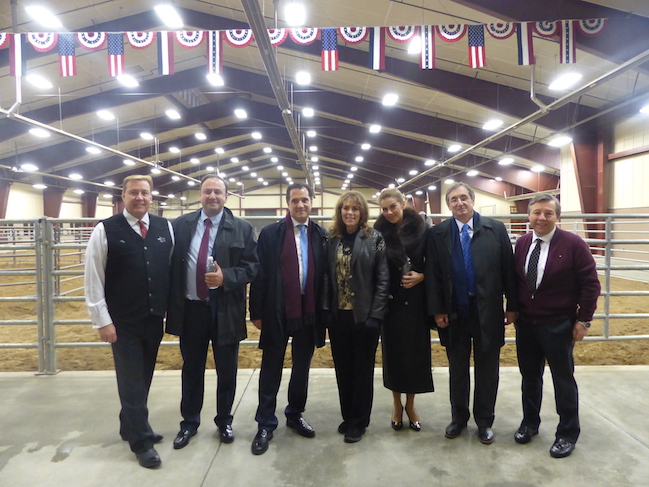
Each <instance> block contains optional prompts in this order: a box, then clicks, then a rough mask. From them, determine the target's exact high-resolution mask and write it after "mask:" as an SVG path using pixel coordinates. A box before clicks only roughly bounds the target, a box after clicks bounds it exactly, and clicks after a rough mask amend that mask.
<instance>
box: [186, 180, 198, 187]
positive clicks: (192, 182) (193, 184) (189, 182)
mask: <svg viewBox="0 0 649 487" xmlns="http://www.w3.org/2000/svg"><path fill="white" fill-rule="evenodd" d="M187 186H196V181H187Z"/></svg>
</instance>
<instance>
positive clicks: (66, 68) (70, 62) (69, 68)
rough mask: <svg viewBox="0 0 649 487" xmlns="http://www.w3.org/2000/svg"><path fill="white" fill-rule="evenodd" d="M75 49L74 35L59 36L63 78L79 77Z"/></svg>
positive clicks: (60, 72) (60, 71)
mask: <svg viewBox="0 0 649 487" xmlns="http://www.w3.org/2000/svg"><path fill="white" fill-rule="evenodd" d="M74 48H75V43H74V34H59V75H61V76H62V77H66V76H76V75H77V56H76V53H75V49H74Z"/></svg>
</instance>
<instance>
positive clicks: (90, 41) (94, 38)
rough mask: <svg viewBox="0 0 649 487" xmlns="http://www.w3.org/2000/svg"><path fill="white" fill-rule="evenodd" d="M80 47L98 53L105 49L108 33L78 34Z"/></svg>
mask: <svg viewBox="0 0 649 487" xmlns="http://www.w3.org/2000/svg"><path fill="white" fill-rule="evenodd" d="M77 40H78V41H79V45H80V46H81V47H83V48H84V49H86V50H88V51H97V50H98V49H101V48H102V47H104V43H105V42H106V32H78V33H77Z"/></svg>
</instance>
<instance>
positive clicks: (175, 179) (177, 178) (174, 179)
mask: <svg viewBox="0 0 649 487" xmlns="http://www.w3.org/2000/svg"><path fill="white" fill-rule="evenodd" d="M171 179H172V180H173V181H180V176H176V175H175V174H174V175H173V176H171Z"/></svg>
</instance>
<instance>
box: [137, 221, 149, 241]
mask: <svg viewBox="0 0 649 487" xmlns="http://www.w3.org/2000/svg"><path fill="white" fill-rule="evenodd" d="M137 224H138V225H140V234H141V235H142V238H146V234H147V232H148V230H147V229H146V225H145V224H144V222H143V221H142V220H138V221H137Z"/></svg>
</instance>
